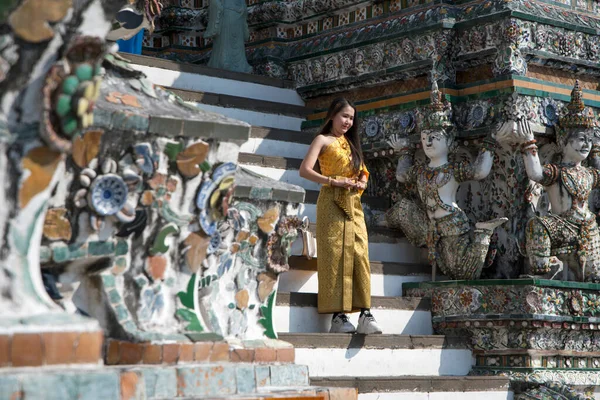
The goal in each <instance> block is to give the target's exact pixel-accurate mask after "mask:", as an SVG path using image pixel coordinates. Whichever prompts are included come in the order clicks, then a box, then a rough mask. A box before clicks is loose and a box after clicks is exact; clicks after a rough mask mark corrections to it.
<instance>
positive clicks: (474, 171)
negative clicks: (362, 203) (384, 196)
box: [388, 82, 507, 279]
mask: <svg viewBox="0 0 600 400" xmlns="http://www.w3.org/2000/svg"><path fill="white" fill-rule="evenodd" d="M448 114H449V113H448V112H447V111H444V105H443V103H442V97H441V93H440V92H439V90H438V87H437V83H435V82H434V83H433V86H432V89H431V112H430V113H429V115H427V116H426V118H425V119H424V121H423V126H421V129H420V131H421V144H422V146H423V150H424V151H425V155H426V156H427V157H428V158H429V164H428V165H414V149H412V148H410V147H409V146H408V141H407V140H406V139H403V138H399V137H398V136H397V135H394V136H393V137H392V139H391V140H390V141H389V142H388V143H389V144H390V146H392V147H393V148H394V150H396V151H398V152H400V154H401V155H400V159H399V160H398V166H397V169H396V179H398V180H399V181H400V182H403V183H413V182H416V185H417V190H418V194H419V197H420V199H421V200H422V202H423V204H424V207H425V210H423V208H421V207H418V206H416V204H414V202H412V201H411V200H408V199H403V200H402V201H401V202H400V208H399V209H398V211H399V212H398V214H399V215H397V221H398V222H399V225H400V228H401V229H402V230H403V231H405V232H407V236H408V237H409V239H411V240H412V241H413V243H414V244H417V243H426V244H427V247H428V248H429V262H430V263H431V265H432V267H434V268H435V267H436V266H439V268H440V270H441V271H442V272H443V273H444V274H445V275H446V276H448V277H449V278H451V279H478V278H479V277H480V276H481V272H482V270H483V268H484V265H485V263H486V257H487V253H488V249H489V244H490V237H491V236H492V234H493V232H494V229H495V228H496V227H498V226H499V225H501V224H503V223H504V222H506V221H507V218H498V219H493V220H490V221H487V222H478V223H477V224H475V229H472V227H471V224H470V222H469V219H468V218H467V215H466V214H465V213H464V211H463V210H461V209H460V208H459V207H458V205H457V203H456V192H457V190H458V185H459V184H460V183H461V182H465V181H470V180H481V179H484V178H485V177H486V176H488V174H489V173H490V170H491V168H492V162H493V154H494V148H495V140H494V138H493V137H489V138H486V139H485V141H484V145H483V148H482V149H481V152H480V153H479V155H478V157H477V159H476V160H475V162H473V163H471V162H468V161H460V162H453V161H449V157H448V156H449V153H450V150H451V148H452V145H453V143H454V133H453V131H452V128H453V126H452V123H451V122H450V119H449V115H448ZM406 210H410V211H411V212H406ZM422 221H428V223H427V224H426V225H425V224H422ZM423 225H425V226H427V230H426V231H425V226H423Z"/></svg>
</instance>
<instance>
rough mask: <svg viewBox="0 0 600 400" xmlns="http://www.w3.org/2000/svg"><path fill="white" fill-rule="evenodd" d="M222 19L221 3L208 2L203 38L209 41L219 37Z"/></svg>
mask: <svg viewBox="0 0 600 400" xmlns="http://www.w3.org/2000/svg"><path fill="white" fill-rule="evenodd" d="M222 18H223V3H221V0H210V5H209V7H208V26H207V27H206V31H205V32H204V37H205V38H207V39H210V38H212V37H216V36H219V32H220V30H221V19H222Z"/></svg>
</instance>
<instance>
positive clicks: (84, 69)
mask: <svg viewBox="0 0 600 400" xmlns="http://www.w3.org/2000/svg"><path fill="white" fill-rule="evenodd" d="M75 75H77V77H78V78H79V80H80V81H89V80H91V79H92V77H93V76H94V69H93V68H92V66H91V65H90V64H81V65H80V66H78V67H77V69H76V70H75Z"/></svg>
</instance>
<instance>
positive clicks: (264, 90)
mask: <svg viewBox="0 0 600 400" xmlns="http://www.w3.org/2000/svg"><path fill="white" fill-rule="evenodd" d="M131 66H132V67H133V68H135V69H137V70H139V71H142V72H144V73H145V74H146V75H147V77H148V79H149V80H150V81H151V82H153V83H154V84H156V85H161V86H168V87H173V88H175V89H184V90H195V91H199V92H209V93H218V94H227V95H231V96H242V97H247V98H249V99H256V100H265V101H272V102H279V103H284V104H294V105H298V106H304V101H303V100H302V98H301V97H300V96H299V95H298V93H297V92H296V91H295V90H293V89H284V88H277V87H273V86H268V85H261V84H257V83H252V82H242V81H237V80H232V79H222V78H217V77H213V76H204V75H199V74H193V73H189V72H180V71H172V70H168V69H162V68H156V67H148V66H142V65H136V64H132V65H131Z"/></svg>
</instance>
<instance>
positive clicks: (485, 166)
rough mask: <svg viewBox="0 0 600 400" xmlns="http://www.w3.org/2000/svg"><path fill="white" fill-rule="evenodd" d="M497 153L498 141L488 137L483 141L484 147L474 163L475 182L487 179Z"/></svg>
mask: <svg viewBox="0 0 600 400" xmlns="http://www.w3.org/2000/svg"><path fill="white" fill-rule="evenodd" d="M495 151H496V140H495V139H494V138H492V137H486V138H485V139H484V140H483V147H482V148H481V151H480V152H479V155H477V158H476V159H475V162H474V163H473V180H475V181H479V180H482V179H485V178H487V176H488V175H489V174H490V171H491V170H492V165H493V163H494V152H495Z"/></svg>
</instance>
